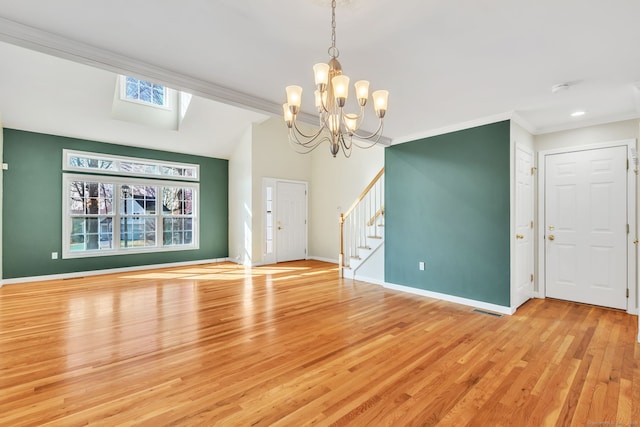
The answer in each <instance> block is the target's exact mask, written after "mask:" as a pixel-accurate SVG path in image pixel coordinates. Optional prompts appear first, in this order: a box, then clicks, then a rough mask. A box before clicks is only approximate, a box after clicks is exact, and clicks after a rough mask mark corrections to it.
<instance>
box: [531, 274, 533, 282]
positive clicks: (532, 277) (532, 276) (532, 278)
mask: <svg viewBox="0 0 640 427" xmlns="http://www.w3.org/2000/svg"><path fill="white" fill-rule="evenodd" d="M531 281H532V282H533V274H532V275H531Z"/></svg>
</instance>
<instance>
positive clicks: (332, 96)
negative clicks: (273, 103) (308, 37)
mask: <svg viewBox="0 0 640 427" xmlns="http://www.w3.org/2000/svg"><path fill="white" fill-rule="evenodd" d="M328 53H329V56H330V57H331V59H330V60H329V63H327V64H325V63H319V64H316V65H314V66H313V72H314V74H315V83H316V90H315V104H316V108H317V109H318V117H319V120H320V129H318V131H317V132H315V133H311V134H306V133H305V132H303V131H302V130H301V129H300V128H299V127H298V123H297V120H296V119H297V115H298V113H299V111H300V103H301V101H302V88H301V87H300V86H287V87H286V92H287V102H286V104H283V106H282V107H283V111H284V121H285V123H286V124H287V127H288V128H289V141H290V142H291V144H292V145H293V146H294V148H295V149H296V151H298V152H300V153H305V154H306V153H309V152H311V151H313V150H314V149H315V148H316V147H317V146H318V145H320V144H321V143H322V142H324V141H328V142H329V149H330V151H331V154H332V155H333V157H335V156H336V154H338V151H340V149H342V152H343V153H344V155H345V157H349V156H351V148H352V147H353V145H354V143H355V145H356V146H358V147H360V148H368V147H371V146H373V145H375V144H376V143H377V142H378V141H379V139H380V136H382V128H383V118H384V115H385V113H386V112H387V100H388V98H389V92H388V91H386V90H377V91H375V92H373V93H372V97H373V108H374V110H375V112H376V115H377V116H378V120H379V122H378V128H377V129H376V131H375V132H373V133H362V132H359V129H360V126H361V125H362V123H363V121H364V116H365V111H364V107H365V105H366V104H367V101H368V99H369V82H368V81H367V80H360V81H357V82H356V83H355V85H354V86H355V91H356V98H357V100H358V104H359V105H360V113H359V114H355V113H347V112H345V111H344V106H345V104H346V102H347V97H348V95H349V77H347V76H345V75H344V74H342V67H341V66H340V62H338V56H339V54H340V52H339V51H338V48H337V47H336V0H332V2H331V47H330V48H329V50H328ZM354 136H355V137H356V140H354V139H353V137H354ZM358 140H362V141H363V142H365V141H366V142H365V143H366V145H359V144H358Z"/></svg>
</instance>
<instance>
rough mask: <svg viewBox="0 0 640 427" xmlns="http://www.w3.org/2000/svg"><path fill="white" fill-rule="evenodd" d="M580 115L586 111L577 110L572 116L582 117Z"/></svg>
mask: <svg viewBox="0 0 640 427" xmlns="http://www.w3.org/2000/svg"><path fill="white" fill-rule="evenodd" d="M580 116H584V111H575V112H573V113H571V117H580Z"/></svg>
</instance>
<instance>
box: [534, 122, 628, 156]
mask: <svg viewBox="0 0 640 427" xmlns="http://www.w3.org/2000/svg"><path fill="white" fill-rule="evenodd" d="M638 122H639V121H638V120H625V121H622V122H613V123H607V124H603V125H597V126H588V127H584V128H580V129H572V130H567V131H562V132H553V133H546V134H543V135H536V136H535V138H534V141H535V148H536V152H538V151H544V150H552V149H554V148H565V147H579V146H581V145H589V144H597V143H601V142H610V141H619V140H622V139H632V138H633V139H635V138H638Z"/></svg>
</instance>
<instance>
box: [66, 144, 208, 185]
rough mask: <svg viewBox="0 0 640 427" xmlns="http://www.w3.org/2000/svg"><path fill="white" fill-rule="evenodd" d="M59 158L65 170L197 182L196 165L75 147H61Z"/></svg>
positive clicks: (197, 172)
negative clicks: (60, 156) (103, 152)
mask: <svg viewBox="0 0 640 427" xmlns="http://www.w3.org/2000/svg"><path fill="white" fill-rule="evenodd" d="M62 159H63V160H62V169H63V170H65V171H78V172H94V173H100V174H114V175H126V176H142V177H146V176H149V177H163V178H165V179H171V180H188V181H197V180H198V179H199V173H200V165H194V164H187V163H176V162H163V161H160V160H150V159H140V158H136V157H125V156H116V155H112V154H102V153H90V152H86V151H77V150H66V149H65V150H62Z"/></svg>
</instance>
